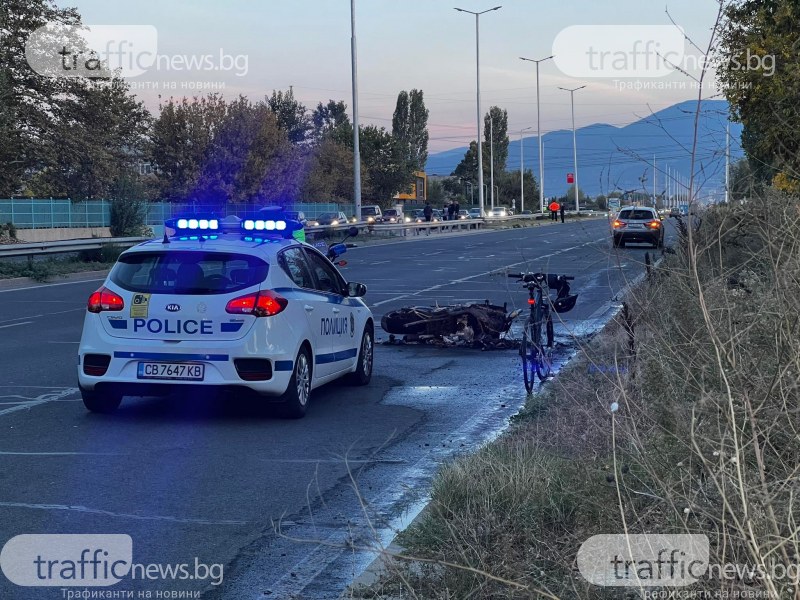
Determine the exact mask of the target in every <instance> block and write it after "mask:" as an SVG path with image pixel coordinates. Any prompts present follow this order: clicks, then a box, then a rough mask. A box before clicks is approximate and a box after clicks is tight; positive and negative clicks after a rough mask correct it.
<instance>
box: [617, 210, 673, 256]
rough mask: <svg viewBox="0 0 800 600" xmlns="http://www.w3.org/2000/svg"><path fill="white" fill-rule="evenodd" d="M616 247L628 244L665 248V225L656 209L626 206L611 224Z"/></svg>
mask: <svg viewBox="0 0 800 600" xmlns="http://www.w3.org/2000/svg"><path fill="white" fill-rule="evenodd" d="M611 234H612V236H613V240H614V247H615V248H619V247H624V246H625V244H626V243H631V242H632V243H635V244H642V243H643V244H652V245H653V248H661V247H663V246H664V224H663V223H662V222H661V217H660V216H659V215H658V213H657V212H656V209H654V208H650V207H649V206H626V207H625V208H623V209H622V210H620V211H619V214H617V218H616V219H614V221H613V223H612V224H611Z"/></svg>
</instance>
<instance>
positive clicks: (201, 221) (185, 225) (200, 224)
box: [164, 216, 220, 233]
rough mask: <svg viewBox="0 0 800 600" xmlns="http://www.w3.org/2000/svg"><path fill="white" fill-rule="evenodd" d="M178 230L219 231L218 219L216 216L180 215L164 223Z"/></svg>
mask: <svg viewBox="0 0 800 600" xmlns="http://www.w3.org/2000/svg"><path fill="white" fill-rule="evenodd" d="M164 224H165V225H166V226H167V227H171V228H173V229H175V230H176V231H178V232H181V233H185V232H193V233H201V232H206V231H208V232H219V231H220V225H219V219H217V218H216V217H201V216H197V217H181V218H179V219H169V220H168V221H166V222H165V223H164Z"/></svg>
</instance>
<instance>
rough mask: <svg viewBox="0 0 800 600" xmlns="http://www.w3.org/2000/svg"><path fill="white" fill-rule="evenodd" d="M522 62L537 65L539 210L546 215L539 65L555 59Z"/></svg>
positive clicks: (521, 58) (549, 57) (528, 59)
mask: <svg viewBox="0 0 800 600" xmlns="http://www.w3.org/2000/svg"><path fill="white" fill-rule="evenodd" d="M519 58H520V60H526V61H528V62H533V63H536V138H537V141H538V142H539V209H540V211H541V213H542V214H544V156H543V155H544V148H543V147H542V144H543V142H542V111H541V108H540V104H539V63H542V62H544V61H546V60H550V59H551V58H553V56H552V55H550V56H548V57H547V58H540V59H538V60H536V59H533V58H524V57H522V56H520V57H519Z"/></svg>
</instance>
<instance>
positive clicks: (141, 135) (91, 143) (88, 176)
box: [30, 78, 150, 200]
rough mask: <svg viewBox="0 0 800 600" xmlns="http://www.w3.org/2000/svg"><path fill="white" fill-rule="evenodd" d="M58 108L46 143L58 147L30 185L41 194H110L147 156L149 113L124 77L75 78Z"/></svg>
mask: <svg viewBox="0 0 800 600" xmlns="http://www.w3.org/2000/svg"><path fill="white" fill-rule="evenodd" d="M73 84H74V85H72V86H71V87H72V91H73V93H72V94H71V95H69V96H66V97H64V98H62V99H61V100H60V102H59V104H58V105H57V106H56V107H55V109H54V111H53V115H54V117H55V119H54V123H53V125H52V126H51V127H50V128H48V130H47V131H46V132H45V134H44V137H43V139H44V140H45V145H47V146H49V147H51V148H57V149H58V151H57V152H55V153H54V154H53V155H52V156H51V157H50V159H49V161H48V163H47V165H46V166H45V165H43V167H42V168H41V169H40V170H38V172H37V173H36V175H35V176H34V178H33V181H32V182H31V184H30V189H31V192H32V193H33V194H35V195H38V196H68V197H70V198H72V199H73V200H84V199H103V198H111V197H112V196H113V192H114V190H115V189H117V187H118V182H119V180H120V179H131V178H132V177H133V173H134V172H135V169H136V164H137V162H138V161H139V160H141V159H142V158H143V157H144V155H145V144H146V134H147V131H148V128H149V120H150V115H149V113H148V112H147V109H145V107H144V105H143V104H142V103H141V102H139V101H138V100H136V99H135V98H134V97H133V96H131V95H130V93H129V87H128V84H127V83H126V82H125V81H124V80H123V79H120V78H114V79H111V80H100V81H73Z"/></svg>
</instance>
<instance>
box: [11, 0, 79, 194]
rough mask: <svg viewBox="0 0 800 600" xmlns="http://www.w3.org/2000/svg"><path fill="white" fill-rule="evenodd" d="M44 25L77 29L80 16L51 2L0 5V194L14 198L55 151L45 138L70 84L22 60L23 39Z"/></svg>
mask: <svg viewBox="0 0 800 600" xmlns="http://www.w3.org/2000/svg"><path fill="white" fill-rule="evenodd" d="M46 23H61V24H63V25H77V24H80V16H79V15H78V12H77V10H76V9H74V8H59V7H58V6H56V3H55V2H54V1H52V0H3V2H0V94H1V95H2V100H1V101H0V105H2V109H0V121H3V122H4V123H5V131H4V132H3V133H4V135H3V139H2V146H3V150H2V151H0V153H2V154H4V155H5V156H4V157H3V158H5V160H0V196H9V195H12V194H18V193H19V192H20V191H21V190H22V189H23V188H24V187H25V178H26V176H29V175H30V174H32V173H36V172H38V171H40V170H41V169H42V168H45V167H46V166H47V165H48V163H49V162H50V161H51V160H52V158H53V157H54V156H56V155H57V154H58V152H59V150H58V147H53V146H51V145H50V144H49V143H48V142H52V138H49V136H47V135H46V134H47V132H49V131H51V130H52V127H53V121H54V112H55V110H56V109H57V106H58V104H59V102H60V101H61V100H62V99H63V98H64V97H65V95H66V94H67V93H68V89H67V86H68V85H70V83H71V82H70V81H69V80H67V79H66V78H57V77H43V76H41V75H39V74H37V73H36V72H35V71H34V70H33V69H32V68H31V67H30V65H29V64H28V61H27V59H26V57H25V42H26V40H27V39H28V36H29V35H30V34H31V33H32V32H33V31H35V30H36V29H38V28H39V27H41V26H43V25H45V24H46ZM73 83H74V82H73ZM0 127H2V125H0ZM46 138H49V139H46ZM9 159H10V160H9Z"/></svg>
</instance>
